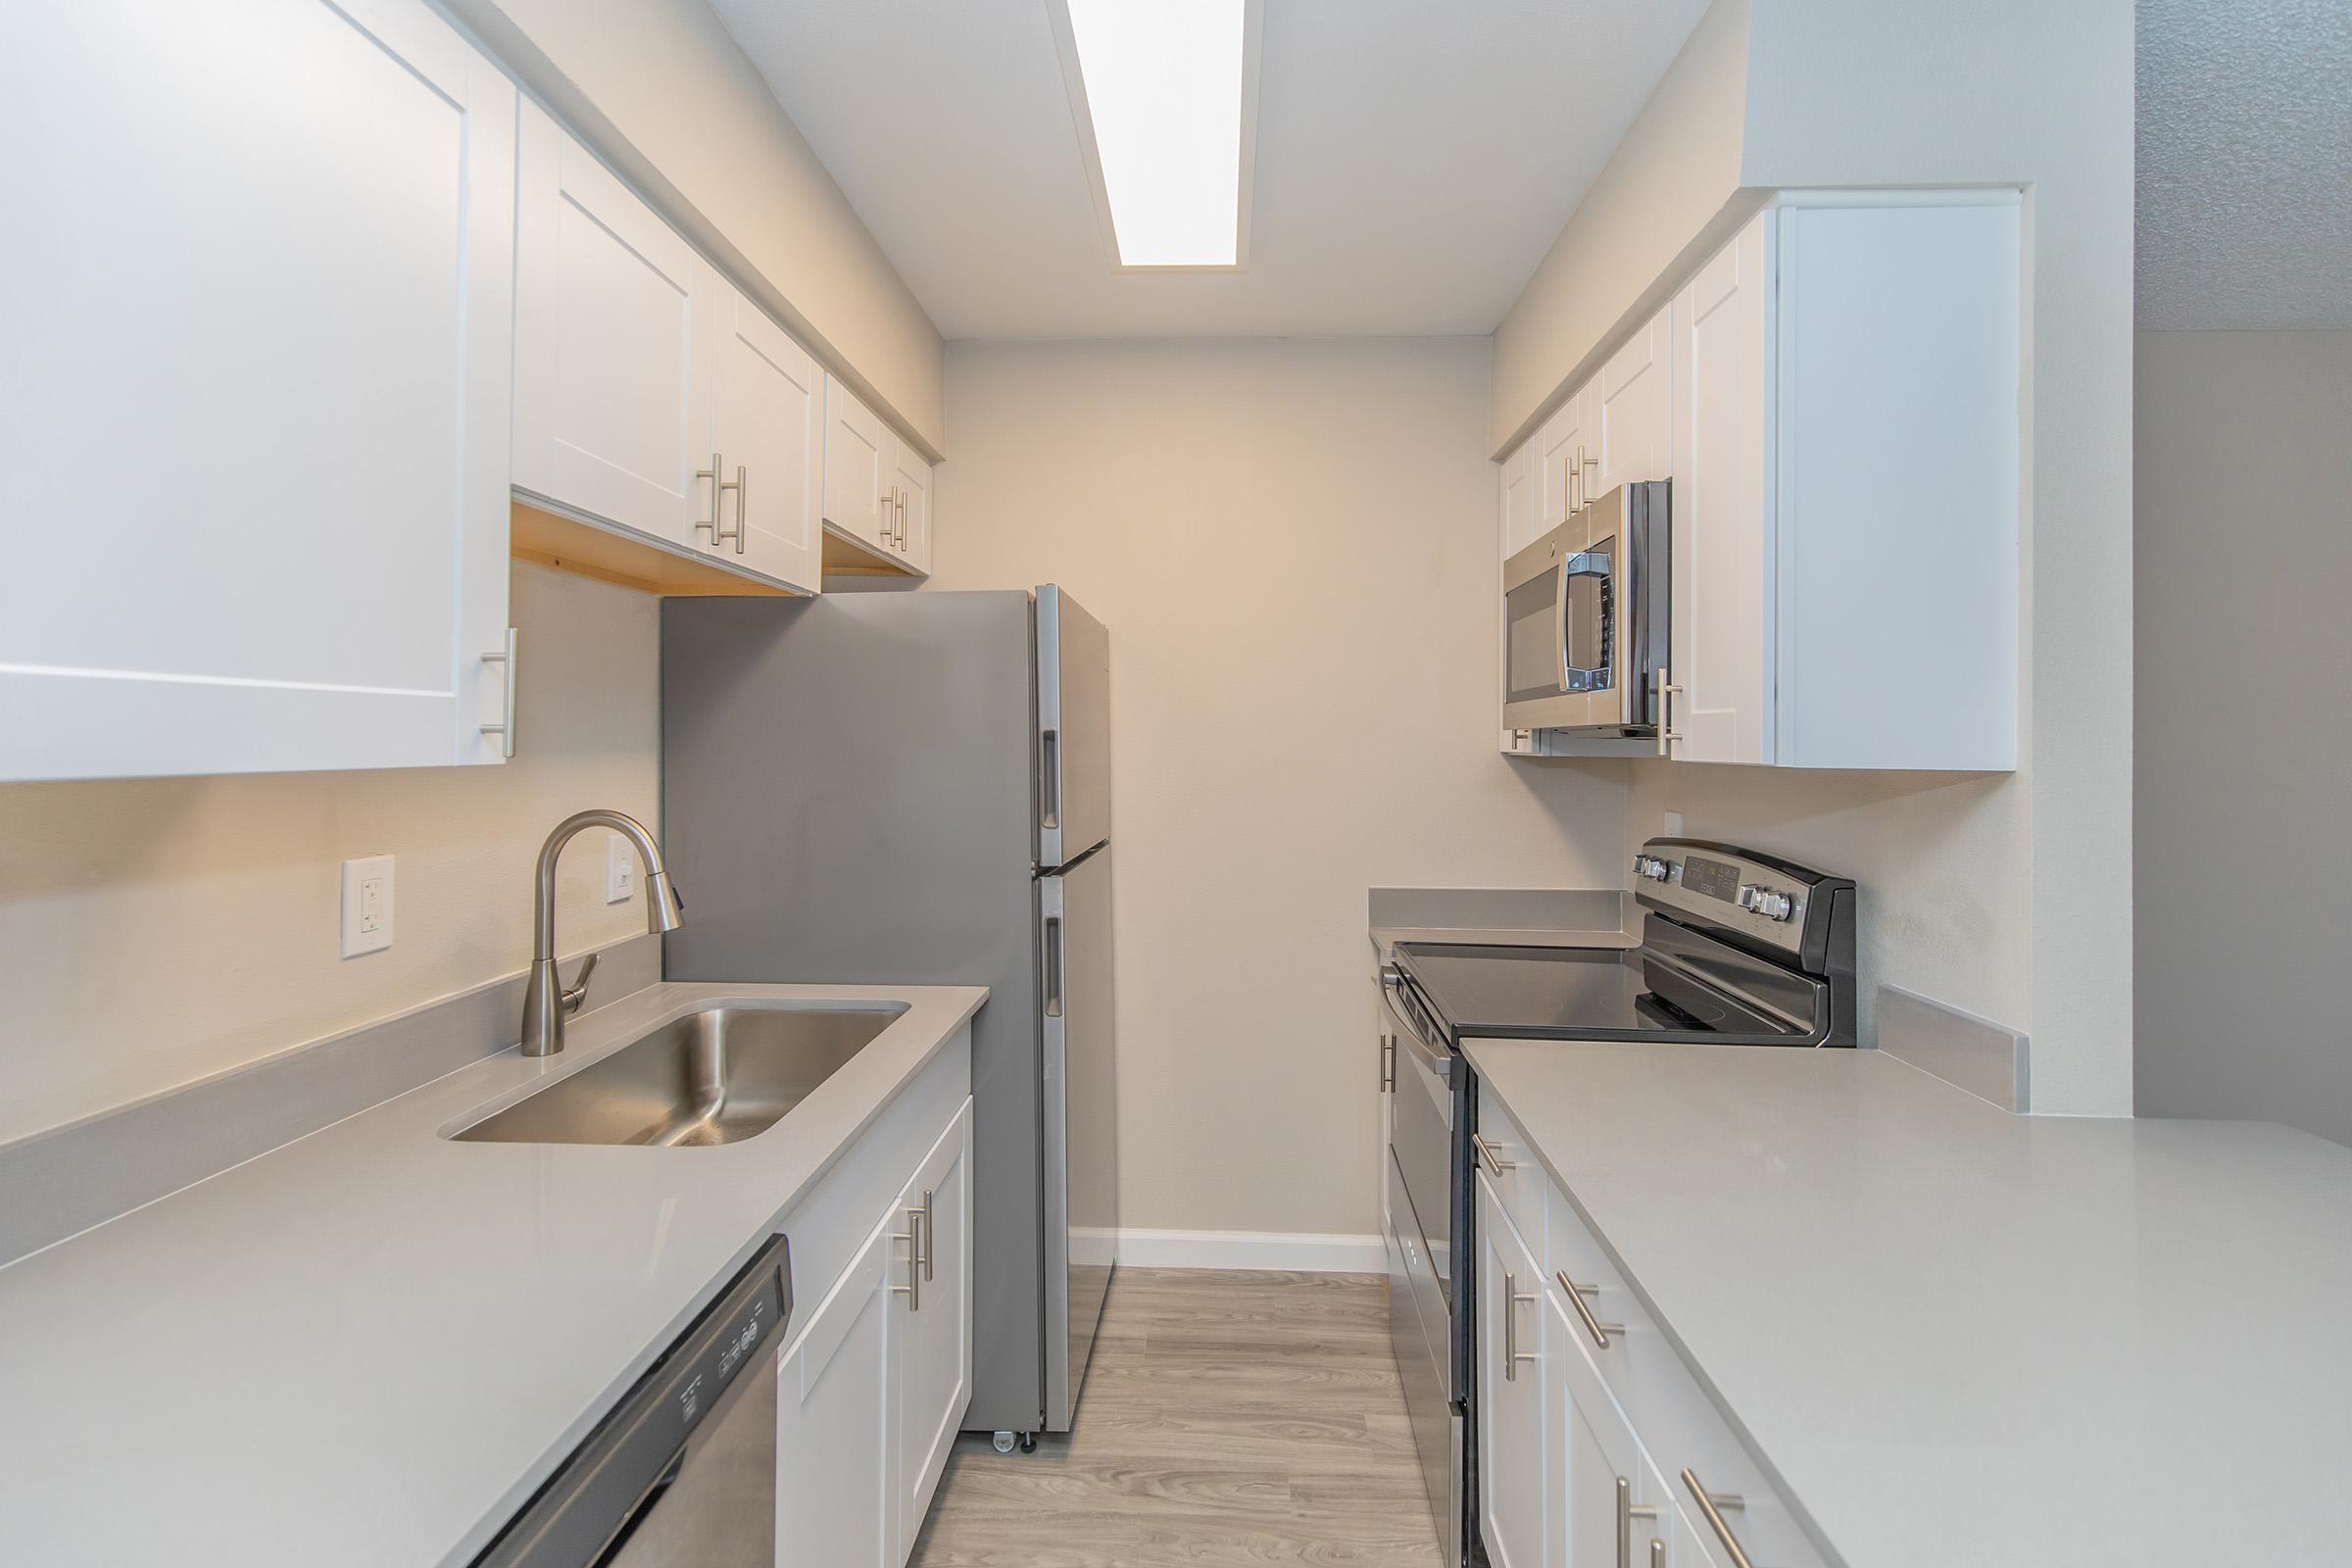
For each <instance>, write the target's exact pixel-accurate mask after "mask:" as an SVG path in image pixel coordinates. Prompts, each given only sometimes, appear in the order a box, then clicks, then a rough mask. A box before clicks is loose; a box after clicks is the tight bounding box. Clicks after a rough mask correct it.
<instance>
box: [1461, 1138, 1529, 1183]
mask: <svg viewBox="0 0 2352 1568" xmlns="http://www.w3.org/2000/svg"><path fill="white" fill-rule="evenodd" d="M1470 1147H1471V1148H1472V1149H1475V1150H1477V1151H1478V1157H1479V1158H1480V1159H1483V1160H1485V1161H1486V1163H1487V1174H1488V1175H1490V1176H1499V1175H1501V1174H1502V1173H1503V1172H1504V1171H1506V1170H1517V1169H1518V1168H1519V1162H1518V1161H1517V1160H1515V1159H1505V1158H1503V1157H1502V1156H1501V1155H1500V1154H1497V1153H1496V1152H1495V1146H1494V1145H1493V1144H1490V1143H1488V1142H1487V1135H1486V1134H1485V1133H1472V1134H1471V1135H1470Z"/></svg>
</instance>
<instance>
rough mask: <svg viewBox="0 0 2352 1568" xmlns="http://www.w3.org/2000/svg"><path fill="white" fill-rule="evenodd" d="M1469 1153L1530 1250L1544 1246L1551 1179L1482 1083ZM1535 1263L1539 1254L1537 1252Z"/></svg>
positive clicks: (1524, 1139)
mask: <svg viewBox="0 0 2352 1568" xmlns="http://www.w3.org/2000/svg"><path fill="white" fill-rule="evenodd" d="M1475 1125H1476V1127H1477V1132H1476V1134H1475V1135H1474V1138H1475V1141H1474V1142H1473V1143H1472V1145H1471V1151H1472V1154H1473V1156H1474V1157H1475V1159H1476V1160H1477V1163H1478V1169H1479V1171H1480V1173H1481V1174H1483V1175H1484V1176H1485V1177H1486V1179H1487V1182H1488V1184H1489V1185H1490V1186H1492V1187H1493V1188H1494V1189H1495V1201H1496V1202H1498V1203H1500V1204H1501V1205H1502V1211H1503V1212H1504V1213H1505V1214H1508V1215H1510V1217H1511V1223H1512V1224H1514V1225H1516V1226H1518V1227H1519V1234H1520V1235H1521V1236H1524V1237H1526V1238H1527V1241H1528V1245H1529V1248H1530V1250H1539V1249H1541V1248H1542V1247H1543V1246H1544V1194H1545V1193H1546V1192H1547V1191H1548V1190H1549V1189H1550V1186H1551V1178H1550V1177H1549V1176H1547V1175H1545V1174H1544V1167H1543V1166H1542V1165H1540V1164H1538V1163H1537V1162H1536V1156H1535V1152H1534V1151H1533V1150H1531V1149H1530V1148H1529V1147H1528V1143H1527V1140H1526V1138H1525V1137H1523V1136H1521V1134H1520V1131H1519V1125H1518V1123H1516V1122H1514V1121H1512V1120H1511V1117H1510V1113H1509V1112H1508V1111H1506V1110H1504V1109H1503V1108H1502V1103H1501V1102H1500V1101H1498V1100H1496V1099H1495V1097H1494V1096H1493V1095H1491V1094H1489V1093H1487V1091H1486V1089H1485V1088H1484V1087H1483V1086H1482V1087H1481V1088H1480V1090H1479V1092H1478V1120H1477V1122H1476V1124H1475ZM1536 1261H1537V1262H1539V1263H1540V1262H1542V1261H1543V1257H1542V1255H1541V1252H1540V1251H1539V1253H1538V1256H1537V1258H1536Z"/></svg>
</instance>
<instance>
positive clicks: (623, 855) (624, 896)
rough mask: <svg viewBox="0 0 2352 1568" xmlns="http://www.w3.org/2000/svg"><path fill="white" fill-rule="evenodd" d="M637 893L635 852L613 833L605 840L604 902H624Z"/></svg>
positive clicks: (626, 842)
mask: <svg viewBox="0 0 2352 1568" xmlns="http://www.w3.org/2000/svg"><path fill="white" fill-rule="evenodd" d="M636 894H637V852H636V851H635V850H633V849H631V848H630V847H629V841H628V840H627V839H624V838H622V837H621V836H620V835H619V834H617V833H615V834H613V836H612V837H611V838H609V839H607V840H605V902H606V903H607V904H626V903H627V902H628V901H629V900H630V899H632V898H634V897H636Z"/></svg>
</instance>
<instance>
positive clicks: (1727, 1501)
mask: <svg viewBox="0 0 2352 1568" xmlns="http://www.w3.org/2000/svg"><path fill="white" fill-rule="evenodd" d="M1683 1485H1684V1487H1686V1488H1687V1489H1689V1491H1690V1493H1691V1500H1692V1501H1694V1502H1696V1503H1697V1504H1698V1511H1699V1512H1700V1513H1702V1514H1704V1515H1705V1516H1706V1520H1707V1528H1708V1529H1710V1530H1712V1531H1714V1532H1715V1539H1716V1540H1717V1541H1720V1542H1722V1543H1723V1549H1724V1550H1726V1551H1728V1552H1730V1553H1731V1554H1732V1562H1733V1563H1734V1564H1735V1568H1756V1565H1755V1562H1754V1560H1753V1559H1751V1558H1750V1557H1749V1556H1748V1554H1747V1551H1746V1549H1745V1548H1744V1547H1742V1546H1741V1545H1740V1538H1739V1537H1738V1536H1735V1535H1733V1534H1732V1527H1731V1526H1730V1525H1728V1524H1726V1523H1724V1520H1723V1511H1724V1510H1725V1509H1727V1508H1744V1507H1746V1506H1747V1503H1746V1501H1745V1499H1743V1498H1742V1497H1740V1495H1738V1494H1737V1493H1710V1492H1708V1491H1707V1489H1706V1488H1705V1487H1704V1486H1702V1485H1700V1484H1699V1479H1698V1477H1697V1476H1696V1475H1694V1474H1692V1473H1691V1470H1690V1468H1689V1467H1688V1466H1686V1467H1685V1468H1684V1470H1683Z"/></svg>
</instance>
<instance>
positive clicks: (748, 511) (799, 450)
mask: <svg viewBox="0 0 2352 1568" xmlns="http://www.w3.org/2000/svg"><path fill="white" fill-rule="evenodd" d="M698 265H701V266H703V267H705V268H706V269H708V267H709V264H708V263H700V262H699V260H698ZM710 286H711V287H712V288H713V289H714V290H715V292H716V294H717V296H718V309H717V311H716V312H715V313H714V316H715V319H716V322H717V326H718V331H717V333H716V336H717V338H718V344H717V347H716V350H715V351H714V357H713V364H714V368H715V380H716V382H717V386H716V389H715V392H714V394H713V396H712V398H711V403H712V412H711V462H712V463H713V464H715V465H716V466H717V472H718V475H719V479H718V483H719V485H720V487H721V488H720V493H719V495H718V511H717V512H716V513H715V514H713V515H712V523H713V526H711V527H709V528H702V529H698V531H697V538H698V541H699V542H700V543H701V544H702V545H703V546H704V547H705V548H708V549H712V550H715V551H717V552H718V554H719V555H720V556H721V557H722V558H725V557H728V556H732V557H733V558H734V559H735V560H736V561H737V562H739V563H740V564H743V565H746V566H749V567H750V568H751V569H752V570H754V571H757V572H759V573H760V574H761V575H763V576H767V577H772V578H775V579H776V580H777V581H779V582H786V583H791V584H793V585H795V586H806V587H814V586H815V585H816V582H817V580H818V577H819V575H820V571H821V567H820V565H819V560H818V558H819V550H818V541H817V526H818V524H817V514H818V508H819V506H820V505H821V503H822V500H823V489H824V464H825V454H824V439H825V385H824V371H823V370H821V369H820V368H818V367H817V363H816V361H815V359H814V358H812V357H811V356H810V355H809V351H808V350H806V349H804V348H802V347H801V346H800V345H799V344H798V343H795V342H794V341H793V340H792V339H791V338H790V337H788V336H786V335H785V332H784V329H783V328H782V327H780V326H778V325H776V323H775V322H774V321H772V320H770V319H768V318H767V316H766V314H765V313H764V312H762V311H761V310H760V308H759V307H758V306H756V305H754V304H753V303H752V302H751V301H750V300H748V299H746V298H745V297H744V295H743V293H742V291H740V290H739V289H737V288H736V287H735V285H734V284H732V283H729V282H727V281H726V280H725V279H723V278H719V277H716V276H715V275H714V276H713V277H712V278H711V280H710ZM706 471H709V470H706Z"/></svg>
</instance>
